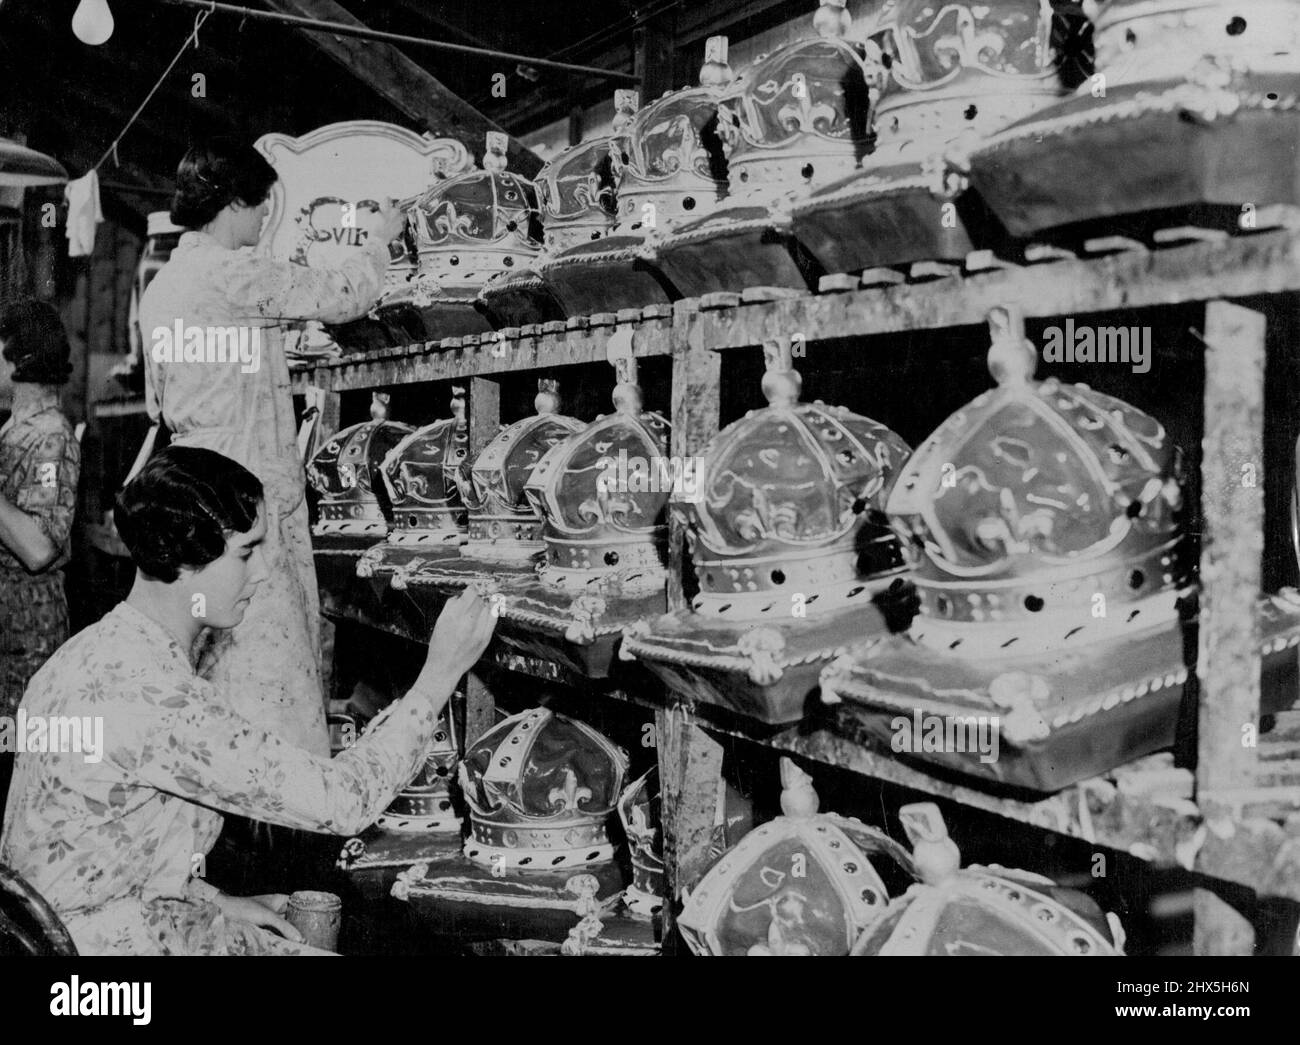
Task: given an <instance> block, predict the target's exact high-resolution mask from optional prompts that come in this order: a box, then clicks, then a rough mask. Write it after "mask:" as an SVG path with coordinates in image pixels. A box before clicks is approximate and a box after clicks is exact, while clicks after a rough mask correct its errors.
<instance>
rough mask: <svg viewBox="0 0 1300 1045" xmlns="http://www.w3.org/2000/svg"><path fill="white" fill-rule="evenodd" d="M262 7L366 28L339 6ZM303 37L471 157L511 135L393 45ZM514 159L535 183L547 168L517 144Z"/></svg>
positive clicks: (318, 0) (329, 2)
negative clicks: (494, 135)
mask: <svg viewBox="0 0 1300 1045" xmlns="http://www.w3.org/2000/svg"><path fill="white" fill-rule="evenodd" d="M262 3H263V4H264V5H265V6H267V7H270V8H271V9H272V10H275V11H279V12H280V13H282V14H291V15H298V16H300V17H305V18H316V19H320V20H324V21H330V22H341V23H344V24H348V25H356V26H360V25H362V22H361V21H360V20H359V19H357V18H356V16H355V15H353V14H352V13H351V12H349V11H348V10H347V9H346V8H344V7H341V6H340V5H339V4H337V3H335V2H334V0H262ZM303 35H304V36H305V37H306V38H307V39H308V40H310V41H311V42H312V44H314V45H315V46H316V47H318V48H320V49H321V50H322V51H324V52H325V53H326V54H327V55H329V56H330V57H331V58H332V59H334V61H336V62H338V63H339V64H340V65H342V66H343V67H344V68H345V69H347V70H348V71H349V72H350V73H352V75H353V76H355V77H357V79H359V80H360V81H361V82H362V83H364V84H366V85H367V86H368V87H370V88H371V90H373V91H374V92H375V93H376V94H378V95H380V96H381V97H383V98H384V99H385V100H386V101H387V102H388V103H389V104H390V105H392V106H393V107H394V108H396V109H397V110H398V111H400V112H403V113H405V114H406V115H407V116H408V117H409V118H410V119H412V120H414V121H416V122H417V123H419V124H420V125H421V126H422V127H423V128H424V129H426V130H429V131H432V132H433V133H434V134H436V135H439V136H445V137H450V138H458V139H459V140H461V141H462V142H464V143H465V144H466V146H468V147H469V148H470V149H471V151H473V152H475V153H478V154H481V153H482V151H483V139H484V135H486V133H487V132H488V131H501V132H502V133H505V131H504V129H503V128H501V127H499V126H497V124H496V123H494V122H493V121H492V120H489V119H488V118H487V117H486V116H484V115H483V114H482V113H481V112H479V111H478V110H477V109H475V108H474V107H473V106H472V105H470V104H469V103H468V102H467V101H465V100H464V99H463V98H461V97H459V96H458V95H456V94H454V93H452V91H450V90H449V89H448V88H447V87H445V86H444V85H443V84H442V83H441V82H440V81H439V80H438V79H437V78H436V77H435V76H434V75H433V74H432V73H430V72H429V71H428V70H426V69H425V68H424V67H423V66H421V65H419V64H418V63H416V62H415V61H413V60H412V59H410V58H408V57H407V56H406V55H405V54H403V53H402V52H401V51H399V50H398V49H397V48H396V47H394V46H392V45H391V44H386V43H380V42H378V41H365V40H358V39H356V38H353V37H346V36H332V35H329V34H327V33H317V32H313V33H304V34H303ZM508 155H509V158H510V166H511V169H512V170H515V171H518V172H519V173H521V174H523V175H524V176H526V177H532V176H533V175H534V174H536V173H537V171H538V170H539V169H540V168H541V165H542V161H541V160H540V159H539V158H538V156H537V154H536V153H534V152H532V151H531V150H530V149H527V148H525V147H524V146H523V145H522V144H521V143H520V142H518V141H517V140H516V139H514V138H511V139H510V144H509V147H508Z"/></svg>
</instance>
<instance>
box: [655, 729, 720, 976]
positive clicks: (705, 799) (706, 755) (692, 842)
mask: <svg viewBox="0 0 1300 1045" xmlns="http://www.w3.org/2000/svg"><path fill="white" fill-rule="evenodd" d="M655 729H656V741H657V745H658V752H659V794H660V799H661V801H660V819H661V822H662V824H663V834H664V878H665V882H664V884H665V888H666V890H667V898H666V901H665V903H664V914H663V922H664V924H663V929H664V936H663V940H664V943H663V946H664V954H666V955H671V954H673V953H676V951H677V949H678V947H679V940H680V938H679V937H678V936H677V934H676V933H675V932H674V931H673V929H674V926H675V925H676V921H677V912H678V910H679V902H678V901H679V897H680V896H681V891H682V887H683V886H693V885H695V883H696V882H697V881H699V879H700V876H701V875H703V874H704V872H705V870H707V868H708V862H709V847H710V846H711V845H712V843H713V830H714V824H716V823H717V816H718V802H719V801H720V800H721V796H722V746H721V745H720V744H719V743H718V742H717V741H716V740H714V739H713V738H712V737H711V736H709V735H708V733H706V732H705V731H704V730H703V729H701V728H700V726H699V725H698V724H697V723H695V722H694V721H693V720H692V719H691V716H690V712H689V711H688V710H687V709H686V708H685V707H684V706H682V705H681V704H673V705H671V706H670V707H667V708H661V709H659V710H658V711H656V712H655Z"/></svg>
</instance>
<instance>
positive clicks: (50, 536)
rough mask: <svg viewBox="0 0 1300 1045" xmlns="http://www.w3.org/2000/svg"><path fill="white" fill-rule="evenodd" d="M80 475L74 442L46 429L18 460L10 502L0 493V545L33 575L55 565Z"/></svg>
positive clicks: (69, 435)
mask: <svg viewBox="0 0 1300 1045" xmlns="http://www.w3.org/2000/svg"><path fill="white" fill-rule="evenodd" d="M80 471H81V448H80V447H79V446H78V445H77V440H76V438H75V437H74V436H73V435H72V433H71V432H70V431H51V432H48V433H46V434H44V435H42V436H40V437H39V438H38V439H37V440H36V442H35V444H34V445H33V446H32V448H31V449H30V450H29V451H28V452H27V453H26V454H25V455H24V456H23V462H22V466H21V471H20V473H19V474H18V476H17V477H16V479H17V481H16V482H15V483H14V489H15V493H14V498H13V499H12V500H10V499H9V498H7V497H5V496H4V495H3V494H0V544H3V545H4V546H5V547H6V548H7V549H8V550H9V551H10V552H11V553H12V554H13V555H14V556H15V557H16V558H17V559H18V561H19V562H21V563H22V564H23V566H25V567H26V568H27V569H28V570H30V571H31V572H32V573H39V572H40V571H41V570H43V569H45V568H46V567H47V566H49V565H50V563H52V562H54V561H55V560H56V559H57V558H58V557H59V553H60V551H61V550H62V549H63V546H64V545H65V544H66V543H67V540H68V531H69V530H70V529H71V528H72V516H73V512H74V511H75V509H76V501H77V480H78V478H79V475H80Z"/></svg>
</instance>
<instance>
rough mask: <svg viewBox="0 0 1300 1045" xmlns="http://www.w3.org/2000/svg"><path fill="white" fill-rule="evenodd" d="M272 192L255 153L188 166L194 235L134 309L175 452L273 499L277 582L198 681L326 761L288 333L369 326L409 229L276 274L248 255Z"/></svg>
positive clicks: (150, 381) (230, 151) (220, 147)
mask: <svg viewBox="0 0 1300 1045" xmlns="http://www.w3.org/2000/svg"><path fill="white" fill-rule="evenodd" d="M275 180H276V175H275V171H274V169H273V168H272V167H271V166H270V164H268V163H267V162H266V160H264V159H263V158H262V157H261V156H260V155H259V154H258V153H257V152H256V151H255V150H253V149H252V148H249V147H248V146H245V145H239V144H237V143H233V142H231V141H228V140H216V141H213V142H211V143H208V144H207V145H203V146H199V147H196V148H194V149H191V150H190V152H189V153H188V154H187V155H186V157H185V158H184V160H182V161H181V165H180V168H179V170H178V171H177V173H176V184H177V189H176V198H175V201H174V203H173V205H172V220H173V221H175V222H176V223H177V224H178V225H183V226H185V227H187V228H189V229H190V230H192V231H190V232H187V233H185V234H184V235H183V236H182V237H181V239H180V242H179V243H178V244H177V246H176V249H175V250H174V251H173V252H172V255H171V258H170V260H169V261H168V262H167V264H166V265H165V266H163V268H162V270H161V271H160V272H159V273H158V275H157V276H156V277H155V278H154V280H153V282H152V283H150V285H149V288H148V290H146V291H145V293H144V296H143V298H142V299H141V301H140V309H139V312H140V327H141V330H142V332H143V334H144V340H145V354H146V365H145V385H146V402H147V404H148V408H149V413H150V416H151V417H152V418H153V420H154V421H155V423H156V422H157V421H158V420H159V418H161V419H162V421H164V422H165V423H166V425H167V427H168V429H169V430H170V431H171V432H172V433H173V439H172V441H173V443H174V444H175V445H179V446H197V447H204V448H207V449H209V450H215V451H217V452H218V453H221V454H225V455H226V456H227V457H230V458H233V459H234V460H236V461H238V462H239V463H240V464H242V465H244V466H245V467H246V468H248V469H249V470H250V471H251V472H253V474H255V475H256V476H257V477H258V478H259V479H260V480H261V481H262V485H263V487H264V488H265V490H266V516H267V519H266V521H267V528H268V533H267V538H266V543H265V549H264V554H265V556H266V560H267V569H268V571H269V576H268V577H267V580H266V582H265V583H264V584H263V585H262V588H261V590H260V591H259V593H258V597H257V599H256V600H255V601H254V603H253V604H252V605H251V606H250V607H249V610H248V613H247V615H246V616H245V619H244V623H243V625H242V626H241V627H239V628H235V629H234V630H231V631H226V632H219V633H214V635H215V638H214V641H213V643H212V645H211V646H210V647H209V648H208V649H207V650H205V651H204V653H203V656H202V667H201V670H202V671H203V673H204V674H205V675H206V677H208V678H209V679H211V680H212V681H213V682H215V683H217V684H218V685H219V686H221V687H222V688H223V689H224V690H225V691H226V692H228V693H230V694H231V697H232V699H234V700H235V701H236V703H237V705H238V707H239V708H240V710H241V711H242V712H244V713H245V714H247V715H248V716H249V717H250V718H251V719H253V720H254V721H255V722H258V723H260V724H262V725H264V726H266V727H267V728H269V729H271V730H273V731H275V732H278V733H279V734H280V735H281V736H283V737H284V738H285V739H286V740H288V741H289V742H290V743H293V744H297V745H299V746H301V747H303V748H305V749H306V750H308V751H311V752H313V753H315V754H319V755H323V754H325V753H326V752H327V751H328V750H329V740H328V733H327V731H326V727H325V711H324V708H323V706H322V704H321V693H320V681H319V674H318V666H317V662H318V659H319V646H320V635H319V630H318V629H319V606H320V604H319V598H318V595H317V591H316V574H315V570H314V567H313V565H312V559H311V538H310V536H309V533H308V529H307V508H306V502H305V498H304V480H303V466H302V462H301V460H300V459H299V457H298V449H297V431H296V425H295V423H294V416H293V400H292V396H291V393H290V388H289V370H288V366H287V363H286V360H285V356H284V350H283V340H284V331H283V329H282V326H281V324H283V323H286V322H297V321H301V320H310V319H316V320H322V321H325V322H336V323H337V322H343V321H346V320H350V319H355V318H357V317H358V316H361V315H363V314H364V313H365V312H366V311H367V310H368V309H369V308H370V307H371V306H372V305H373V304H374V303H375V301H376V300H378V297H379V293H380V291H381V289H382V287H383V278H384V272H385V269H386V268H387V265H388V244H389V242H390V241H391V240H392V239H394V238H395V237H396V236H397V235H398V233H399V232H400V231H401V228H402V216H401V214H400V212H398V211H397V209H396V208H394V207H392V206H389V207H388V208H387V209H386V210H385V212H384V214H383V221H382V225H381V227H380V229H379V230H378V231H377V232H376V233H375V234H374V235H373V236H372V237H371V239H370V242H369V243H368V244H367V246H366V247H365V249H363V250H361V251H359V252H357V253H356V254H355V255H353V256H352V257H350V258H349V259H348V260H347V261H346V262H344V264H343V265H342V267H341V268H339V269H337V270H325V269H313V268H308V267H307V266H304V265H297V264H290V263H288V262H279V261H273V260H271V259H270V258H266V257H261V256H257V255H254V254H252V253H251V252H250V251H249V250H248V248H250V247H253V246H254V245H256V243H257V242H258V238H259V235H260V233H261V228H262V223H263V220H264V219H265V217H266V214H267V199H268V195H269V193H270V190H271V186H272V184H274V182H275ZM181 341H183V342H184V344H183V345H182V344H180V343H178V342H181ZM236 344H237V345H241V346H245V347H247V346H249V345H258V346H260V347H259V348H258V350H257V351H256V352H253V351H245V350H244V348H241V349H240V351H239V352H237V353H234V355H233V358H231V357H230V354H229V353H226V352H222V353H217V352H214V351H213V349H214V348H222V349H226V348H228V346H233V345H236ZM151 345H152V347H150V346H151ZM214 357H216V358H214Z"/></svg>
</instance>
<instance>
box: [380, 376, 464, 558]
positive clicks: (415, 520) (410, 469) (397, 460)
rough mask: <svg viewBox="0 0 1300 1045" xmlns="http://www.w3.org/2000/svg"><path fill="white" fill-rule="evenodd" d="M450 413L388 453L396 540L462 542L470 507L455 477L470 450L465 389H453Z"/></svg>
mask: <svg viewBox="0 0 1300 1045" xmlns="http://www.w3.org/2000/svg"><path fill="white" fill-rule="evenodd" d="M451 413H452V416H451V417H447V418H442V419H440V420H438V421H434V422H433V423H432V424H429V425H425V426H424V427H423V428H420V429H418V430H416V431H413V432H411V433H410V434H409V435H408V436H406V438H404V439H403V440H402V441H401V442H400V443H398V444H397V445H396V446H395V447H393V449H392V450H390V451H389V452H388V454H387V456H385V458H384V462H383V467H382V469H381V474H382V476H383V481H384V485H385V487H386V488H387V490H388V496H389V499H390V502H391V504H392V506H393V520H394V525H393V532H392V534H391V535H390V537H389V541H390V543H393V544H442V543H446V542H448V541H450V542H452V543H460V541H461V540H463V536H462V535H463V534H464V532H465V507H464V505H463V504H462V503H461V498H460V490H459V487H458V485H457V482H456V479H457V475H458V473H459V470H460V468H461V466H462V464H463V463H464V461H465V458H466V455H467V454H468V453H469V427H468V425H467V424H466V421H465V389H463V388H459V387H454V388H452V400H451Z"/></svg>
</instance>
